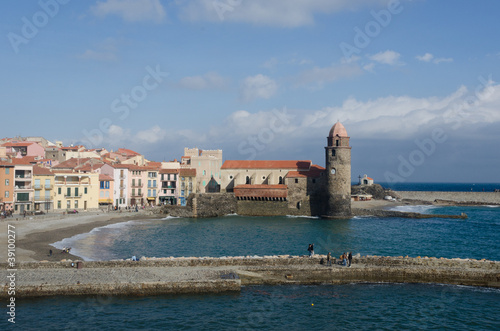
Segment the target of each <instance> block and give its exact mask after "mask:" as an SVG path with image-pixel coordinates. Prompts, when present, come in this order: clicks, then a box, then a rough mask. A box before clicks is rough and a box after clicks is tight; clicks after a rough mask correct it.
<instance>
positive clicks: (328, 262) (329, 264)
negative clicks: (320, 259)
mask: <svg viewBox="0 0 500 331" xmlns="http://www.w3.org/2000/svg"><path fill="white" fill-rule="evenodd" d="M326 266H327V267H328V266H332V261H330V252H328V254H326Z"/></svg>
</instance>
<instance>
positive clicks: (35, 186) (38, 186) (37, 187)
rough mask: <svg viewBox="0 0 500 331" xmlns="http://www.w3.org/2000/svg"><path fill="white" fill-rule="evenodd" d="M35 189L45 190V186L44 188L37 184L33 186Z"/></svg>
mask: <svg viewBox="0 0 500 331" xmlns="http://www.w3.org/2000/svg"><path fill="white" fill-rule="evenodd" d="M33 188H34V189H35V190H41V189H42V188H43V186H42V185H40V184H38V185H37V184H35V185H34V186H33Z"/></svg>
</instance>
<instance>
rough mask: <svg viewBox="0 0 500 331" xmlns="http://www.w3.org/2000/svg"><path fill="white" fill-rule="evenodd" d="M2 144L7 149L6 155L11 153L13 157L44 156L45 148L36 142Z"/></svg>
mask: <svg viewBox="0 0 500 331" xmlns="http://www.w3.org/2000/svg"><path fill="white" fill-rule="evenodd" d="M2 146H4V147H5V148H6V149H7V155H12V156H14V157H25V156H37V157H40V158H42V159H43V158H45V148H43V147H42V145H40V144H38V143H36V142H31V141H23V142H10V143H5V144H3V145H2Z"/></svg>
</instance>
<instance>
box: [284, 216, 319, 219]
mask: <svg viewBox="0 0 500 331" xmlns="http://www.w3.org/2000/svg"><path fill="white" fill-rule="evenodd" d="M286 217H289V218H310V219H315V220H316V219H319V217H318V216H305V215H286Z"/></svg>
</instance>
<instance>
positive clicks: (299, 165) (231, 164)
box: [221, 160, 312, 170]
mask: <svg viewBox="0 0 500 331" xmlns="http://www.w3.org/2000/svg"><path fill="white" fill-rule="evenodd" d="M311 163H312V162H311V161H296V160H291V161H264V160H259V161H241V160H227V161H226V162H224V164H223V165H222V167H221V169H297V170H309V168H310V167H311Z"/></svg>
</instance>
